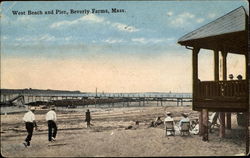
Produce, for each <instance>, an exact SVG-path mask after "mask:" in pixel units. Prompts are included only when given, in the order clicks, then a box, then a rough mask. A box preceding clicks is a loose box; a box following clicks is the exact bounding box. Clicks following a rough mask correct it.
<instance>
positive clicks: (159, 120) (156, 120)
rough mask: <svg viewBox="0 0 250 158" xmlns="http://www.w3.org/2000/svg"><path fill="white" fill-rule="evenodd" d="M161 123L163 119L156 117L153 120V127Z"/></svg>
mask: <svg viewBox="0 0 250 158" xmlns="http://www.w3.org/2000/svg"><path fill="white" fill-rule="evenodd" d="M162 123H163V121H162V120H161V117H157V118H156V119H155V122H154V127H156V126H159V125H160V124H162Z"/></svg>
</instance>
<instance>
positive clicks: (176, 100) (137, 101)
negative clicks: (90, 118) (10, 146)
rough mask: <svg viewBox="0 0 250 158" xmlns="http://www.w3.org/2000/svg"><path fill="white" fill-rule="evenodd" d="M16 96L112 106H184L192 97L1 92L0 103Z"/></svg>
mask: <svg viewBox="0 0 250 158" xmlns="http://www.w3.org/2000/svg"><path fill="white" fill-rule="evenodd" d="M17 96H23V97H24V104H26V105H29V104H32V103H37V102H41V104H42V103H45V104H46V105H50V104H56V106H65V105H67V106H74V105H75V106H81V105H83V106H84V105H96V106H97V105H101V104H110V105H111V106H112V107H114V104H115V103H122V104H123V106H124V107H129V106H131V104H133V105H134V106H146V104H148V103H149V102H150V103H152V102H153V103H154V104H156V105H157V106H163V105H164V103H165V102H173V104H175V105H176V106H184V103H190V105H191V102H192V98H191V97H188V96H182V97H180V96H160V97H159V96H135V95H127V96H124V95H117V94H114V95H113V96H111V95H105V94H102V95H96V94H88V95H86V94H84V95H83V94H70V95H69V94H68V95H67V94H10V93H9V94H2V93H1V105H4V103H8V102H9V101H10V100H13V98H17Z"/></svg>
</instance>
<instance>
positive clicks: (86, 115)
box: [85, 109, 91, 128]
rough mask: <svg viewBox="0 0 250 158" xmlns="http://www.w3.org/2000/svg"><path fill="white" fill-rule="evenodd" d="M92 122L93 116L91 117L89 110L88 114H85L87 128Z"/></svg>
mask: <svg viewBox="0 0 250 158" xmlns="http://www.w3.org/2000/svg"><path fill="white" fill-rule="evenodd" d="M90 121H91V116H90V111H89V109H87V112H86V113H85V122H87V128H88V127H90V125H91V124H90Z"/></svg>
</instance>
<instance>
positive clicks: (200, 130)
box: [199, 110, 204, 136]
mask: <svg viewBox="0 0 250 158" xmlns="http://www.w3.org/2000/svg"><path fill="white" fill-rule="evenodd" d="M202 123H203V116H202V110H201V111H200V115H199V136H203V133H204V130H203V125H202Z"/></svg>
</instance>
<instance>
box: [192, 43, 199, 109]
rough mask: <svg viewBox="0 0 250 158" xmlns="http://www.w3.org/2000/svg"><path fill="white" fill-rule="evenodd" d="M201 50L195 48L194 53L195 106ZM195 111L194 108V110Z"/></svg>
mask: <svg viewBox="0 0 250 158" xmlns="http://www.w3.org/2000/svg"><path fill="white" fill-rule="evenodd" d="M199 51H200V48H196V47H195V48H194V49H193V52H192V65H193V106H195V105H194V103H195V101H196V98H197V94H198V93H197V91H198V87H197V86H198V54H199ZM193 109H194V108H193Z"/></svg>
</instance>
